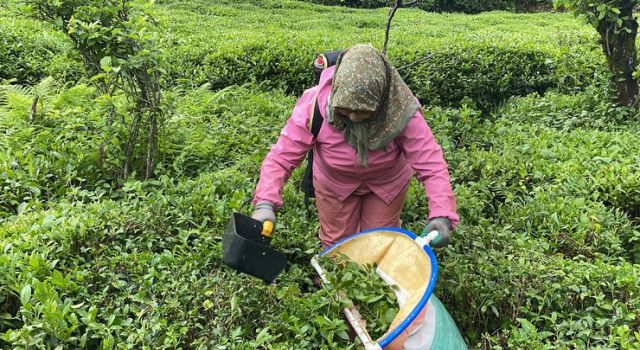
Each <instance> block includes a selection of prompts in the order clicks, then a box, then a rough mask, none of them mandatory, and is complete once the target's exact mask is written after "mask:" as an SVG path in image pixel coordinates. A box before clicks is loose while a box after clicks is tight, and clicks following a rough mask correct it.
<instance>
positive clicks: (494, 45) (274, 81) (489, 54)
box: [4, 0, 607, 110]
mask: <svg viewBox="0 0 640 350" xmlns="http://www.w3.org/2000/svg"><path fill="white" fill-rule="evenodd" d="M308 13H313V16H308ZM7 16H9V15H7ZM157 16H158V17H161V18H162V20H161V23H162V32H163V33H162V36H163V39H162V40H163V42H165V43H166V44H167V45H170V46H171V48H170V49H169V50H166V52H167V54H166V55H167V57H165V58H163V60H166V61H168V62H169V64H170V67H171V68H170V69H169V70H168V72H167V74H166V76H163V79H167V80H168V81H169V82H168V83H169V84H174V85H175V84H178V85H187V86H189V87H195V86H201V85H203V84H205V83H209V84H210V86H211V88H212V89H214V90H217V89H222V88H225V87H227V86H230V85H242V84H245V83H258V84H260V85H262V86H263V87H264V88H265V89H267V90H268V89H272V88H278V89H284V90H285V91H286V92H287V93H289V94H293V95H298V94H300V93H301V92H302V91H303V90H304V89H306V88H307V87H309V86H311V85H312V84H313V74H312V70H311V65H310V63H311V61H312V60H313V58H315V56H316V55H317V54H318V53H321V52H325V51H328V50H335V49H341V48H346V47H349V46H351V45H353V44H355V43H359V42H365V43H372V44H374V45H375V46H377V47H378V48H381V46H382V41H383V39H384V31H385V25H386V17H387V11H386V10H385V9H378V10H366V12H365V11H364V10H350V9H342V8H327V7H322V6H317V5H311V4H304V3H301V2H296V1H283V2H273V1H267V0H264V1H245V2H239V3H236V2H231V3H225V2H222V3H220V2H193V1H191V2H189V1H188V2H175V1H164V2H163V3H162V5H161V6H160V7H159V8H158V9H157ZM530 16H532V15H515V14H507V13H487V14H482V15H480V17H478V19H476V18H474V17H469V16H465V15H445V16H443V15H437V14H430V13H425V12H422V11H419V10H416V9H403V10H402V13H401V15H398V16H397V18H395V19H394V26H393V28H394V29H393V31H392V33H391V42H390V47H389V56H390V58H391V60H392V61H393V62H394V63H395V65H396V66H398V67H400V66H404V65H407V64H410V63H413V62H414V61H416V60H418V59H420V58H422V57H424V56H425V55H431V56H430V58H429V59H427V60H425V61H423V62H422V63H421V64H418V65H415V66H413V67H411V68H408V69H406V70H405V71H403V72H402V75H403V77H404V79H405V80H406V81H407V82H408V83H409V85H410V86H411V87H412V88H413V90H414V92H415V93H416V94H417V96H418V97H419V98H420V99H421V100H422V101H423V102H424V103H425V104H432V105H441V106H459V105H460V103H461V101H462V99H463V98H464V97H465V96H467V97H469V98H471V99H472V100H473V101H474V102H475V103H476V104H477V106H478V107H480V108H481V109H483V110H486V109H489V108H491V107H493V106H495V105H497V104H499V103H501V102H503V101H504V100H506V99H507V98H509V97H511V96H522V95H527V94H529V93H531V92H537V93H539V94H543V93H545V92H546V91H548V90H550V89H552V90H554V89H559V90H561V91H565V92H566V91H572V92H573V91H575V90H582V89H584V88H585V87H586V86H588V85H589V84H591V83H592V82H593V81H594V80H597V81H600V82H601V83H602V84H603V85H606V82H607V75H606V67H605V66H604V65H603V62H604V61H603V57H602V54H601V52H600V48H599V46H598V45H597V39H596V36H595V35H594V33H592V32H591V31H590V28H588V27H587V26H584V25H582V24H580V23H579V22H578V21H576V20H574V19H573V18H571V17H569V16H568V15H566V14H542V15H536V16H537V17H535V18H533V17H530ZM336 17H340V18H342V21H341V25H340V26H339V27H337V26H331V25H330V24H331V23H333V19H334V18H336ZM265 18H268V19H269V20H268V21H265ZM301 19H304V20H301ZM20 21H21V25H20V26H18V27H20V28H23V29H20V30H17V29H14V27H15V26H10V27H9V28H11V29H10V32H11V33H12V34H11V35H10V36H8V38H10V40H11V42H14V43H15V44H11V45H9V47H13V46H16V47H21V46H22V45H24V44H22V43H38V42H41V41H43V40H50V41H51V40H52V39H48V38H49V37H52V38H58V35H57V34H55V33H52V31H51V30H50V29H47V27H43V26H42V25H40V24H37V23H34V22H33V21H29V20H25V19H20ZM522 21H531V22H533V24H534V25H532V26H530V28H529V29H530V31H529V32H527V33H524V32H522V31H521V30H520V25H521V22H522ZM256 26H259V27H260V28H261V30H260V32H259V33H256V32H255V31H254V30H253V29H252V28H255V27H256ZM219 28H225V31H221V30H219ZM5 30H9V29H5ZM40 31H43V32H45V33H47V35H45V36H41V35H39V34H38V33H39V32H40ZM13 32H15V33H13ZM59 39H60V38H59ZM46 42H47V43H48V42H49V41H46ZM48 45H49V46H47V45H35V46H33V48H20V49H19V51H17V52H14V51H10V52H7V53H6V55H7V60H4V62H13V63H11V64H22V65H24V64H27V63H26V62H33V63H28V64H29V67H28V69H27V68H20V67H14V68H10V69H9V70H8V71H9V72H12V71H15V70H19V71H21V72H22V71H23V72H22V73H20V76H18V78H19V79H20V80H21V81H27V82H34V81H38V79H40V78H41V77H43V76H45V75H47V74H53V75H54V77H56V78H57V79H58V80H61V81H64V80H69V81H73V82H75V81H77V78H78V73H77V72H81V71H82V65H81V64H80V63H79V59H78V58H74V57H75V56H73V53H72V52H69V53H67V52H68V50H69V48H70V45H68V44H65V43H64V40H58V41H56V42H55V46H52V45H53V41H52V44H48ZM42 46H44V47H48V48H47V49H46V50H43V49H41V48H40V47H42ZM29 47H31V46H29ZM38 50H40V51H38ZM61 53H64V54H63V55H60V54H61ZM52 57H53V61H54V62H53V64H51V65H49V64H48V61H49V60H50V59H51V58H52ZM45 62H47V64H46V66H47V70H45V64H44V63H45ZM7 64H8V63H7ZM12 76H13V75H12Z"/></svg>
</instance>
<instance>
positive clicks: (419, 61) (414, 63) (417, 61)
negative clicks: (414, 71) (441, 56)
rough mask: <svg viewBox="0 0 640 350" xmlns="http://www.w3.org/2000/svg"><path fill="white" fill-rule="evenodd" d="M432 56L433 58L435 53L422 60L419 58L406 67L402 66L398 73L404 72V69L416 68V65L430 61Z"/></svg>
mask: <svg viewBox="0 0 640 350" xmlns="http://www.w3.org/2000/svg"><path fill="white" fill-rule="evenodd" d="M431 56H433V53H430V54H428V55H426V56H424V57H422V58H419V59H417V60H415V61H413V62H411V63H408V64H405V65H404V66H401V67H399V68H397V70H398V71H401V70H403V69H407V68H410V67H413V66H415V65H416V64H419V63H422V62H424V61H426V60H428V59H430V58H431Z"/></svg>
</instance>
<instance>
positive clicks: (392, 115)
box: [328, 45, 420, 167]
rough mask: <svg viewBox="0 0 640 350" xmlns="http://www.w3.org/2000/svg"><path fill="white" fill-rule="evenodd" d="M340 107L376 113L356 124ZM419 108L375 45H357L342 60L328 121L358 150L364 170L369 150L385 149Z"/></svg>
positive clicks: (338, 64)
mask: <svg viewBox="0 0 640 350" xmlns="http://www.w3.org/2000/svg"><path fill="white" fill-rule="evenodd" d="M336 108H344V109H348V110H351V111H358V112H364V111H367V112H372V113H373V114H372V115H371V117H370V118H368V119H366V120H364V121H362V122H359V123H353V122H351V120H349V118H348V117H347V116H344V115H342V114H340V113H337V112H336ZM419 108H420V105H419V104H418V101H417V100H416V98H415V97H414V96H413V93H412V92H411V90H410V89H409V87H408V86H407V84H405V82H404V81H403V80H402V78H401V77H400V74H398V71H397V70H396V69H395V68H393V67H392V66H391V64H390V63H389V61H388V60H387V58H386V57H385V56H384V55H383V54H382V53H380V52H379V51H378V50H376V49H375V48H373V47H372V46H371V45H356V46H354V47H352V48H350V49H348V50H347V51H345V52H343V53H342V54H341V55H340V57H339V58H338V62H337V63H336V68H335V72H334V75H333V83H332V86H331V97H330V101H329V118H328V119H329V123H331V124H332V125H333V126H334V127H335V128H337V129H339V130H341V131H342V133H343V135H344V137H345V140H346V141H347V142H348V143H349V144H350V145H351V146H352V147H353V148H355V149H356V151H357V153H358V158H359V160H360V164H361V165H362V166H363V167H366V166H367V165H368V151H369V150H376V149H382V148H384V147H385V146H386V145H387V144H388V143H389V142H391V141H392V140H393V139H394V138H395V137H396V136H398V134H400V133H401V132H402V131H403V130H404V128H405V127H406V126H407V123H409V119H411V117H413V116H414V115H415V113H416V111H418V109H419Z"/></svg>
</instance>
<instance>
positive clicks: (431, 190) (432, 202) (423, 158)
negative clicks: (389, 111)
mask: <svg viewBox="0 0 640 350" xmlns="http://www.w3.org/2000/svg"><path fill="white" fill-rule="evenodd" d="M396 139H397V141H398V144H399V145H400V147H401V148H402V150H403V153H404V156H405V157H406V158H407V161H408V162H409V164H411V167H412V168H413V170H414V171H415V173H416V177H417V179H418V181H420V183H422V185H423V186H424V189H425V191H426V194H427V199H428V201H429V219H433V218H435V217H440V216H442V217H446V218H449V220H451V224H452V225H453V226H454V227H455V226H456V225H457V224H458V222H459V221H460V218H459V216H458V214H457V213H456V198H455V196H454V195H453V191H452V189H451V180H450V178H449V168H448V166H447V163H446V161H445V160H444V156H443V154H442V148H441V147H440V145H438V144H437V143H436V140H435V138H434V137H433V133H432V132H431V129H430V128H429V126H428V125H427V122H426V121H425V120H424V117H423V116H422V111H420V110H418V112H416V114H415V115H414V116H413V117H412V118H411V119H410V120H409V123H408V124H407V126H406V127H405V129H404V131H403V132H402V133H401V134H400V135H398V137H397V138H396Z"/></svg>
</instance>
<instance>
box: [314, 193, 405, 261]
mask: <svg viewBox="0 0 640 350" xmlns="http://www.w3.org/2000/svg"><path fill="white" fill-rule="evenodd" d="M314 187H315V194H316V207H317V208H318V218H319V220H320V231H319V233H318V236H319V238H320V241H321V242H322V247H323V248H326V247H328V246H330V245H332V244H334V243H335V242H336V241H338V240H340V239H341V238H344V237H346V236H348V235H352V234H354V233H358V232H360V231H364V230H367V229H370V228H376V227H400V213H401V212H402V206H403V204H404V200H405V198H406V197H407V190H408V188H409V184H408V183H407V184H406V185H405V188H404V190H402V191H401V192H400V193H399V194H398V195H397V196H396V198H394V199H393V201H391V203H389V205H387V203H385V202H384V201H383V200H382V199H380V197H378V196H377V195H376V194H375V193H373V192H372V191H371V190H370V189H369V188H368V187H367V186H366V185H364V184H363V185H362V186H360V187H359V188H358V189H356V190H355V191H354V192H353V193H352V194H351V195H350V196H349V197H347V198H346V199H345V200H344V201H340V200H338V199H337V198H336V197H334V196H333V195H332V194H330V193H329V192H328V191H326V190H325V189H324V188H323V186H321V185H320V186H318V184H317V182H314Z"/></svg>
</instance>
